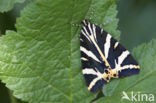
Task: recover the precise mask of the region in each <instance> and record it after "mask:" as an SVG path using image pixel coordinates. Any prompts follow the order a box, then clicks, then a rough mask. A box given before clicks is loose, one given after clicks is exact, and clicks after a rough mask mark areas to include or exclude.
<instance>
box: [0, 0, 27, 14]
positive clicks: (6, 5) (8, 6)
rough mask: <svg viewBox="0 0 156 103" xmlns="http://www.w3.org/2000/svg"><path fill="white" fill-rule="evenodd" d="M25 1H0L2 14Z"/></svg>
mask: <svg viewBox="0 0 156 103" xmlns="http://www.w3.org/2000/svg"><path fill="white" fill-rule="evenodd" d="M24 1H25V0H0V12H7V11H9V10H11V9H12V8H13V6H14V4H16V3H22V2H24Z"/></svg>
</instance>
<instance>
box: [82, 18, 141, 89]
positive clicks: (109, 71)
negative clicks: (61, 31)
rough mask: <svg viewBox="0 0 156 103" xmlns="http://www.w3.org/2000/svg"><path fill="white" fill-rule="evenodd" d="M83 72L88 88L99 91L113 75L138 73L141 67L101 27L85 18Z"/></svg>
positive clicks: (83, 26) (83, 22)
mask: <svg viewBox="0 0 156 103" xmlns="http://www.w3.org/2000/svg"><path fill="white" fill-rule="evenodd" d="M80 51H81V63H82V73H83V75H84V77H85V81H86V84H87V86H88V90H90V91H91V92H96V91H98V90H99V89H100V88H101V87H102V86H103V85H104V84H107V83H108V82H109V81H110V79H111V78H120V77H125V76H130V75H134V74H138V73H139V71H140V67H139V65H138V63H137V62H136V61H135V59H134V58H133V57H132V55H131V54H130V53H129V51H128V50H126V49H125V48H124V47H123V46H122V45H121V44H120V43H119V42H118V41H117V40H115V39H114V38H113V37H112V36H111V35H110V34H109V33H107V32H106V31H105V30H103V29H101V28H100V27H99V26H97V25H95V24H92V23H90V22H88V21H87V20H83V21H82V30H81V34H80Z"/></svg>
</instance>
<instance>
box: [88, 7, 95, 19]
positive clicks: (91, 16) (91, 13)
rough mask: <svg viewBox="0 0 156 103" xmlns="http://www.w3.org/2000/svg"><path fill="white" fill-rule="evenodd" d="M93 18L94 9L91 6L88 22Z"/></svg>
mask: <svg viewBox="0 0 156 103" xmlns="http://www.w3.org/2000/svg"><path fill="white" fill-rule="evenodd" d="M93 16H94V8H93V6H92V5H91V12H90V17H89V20H90V21H91V20H92V18H93Z"/></svg>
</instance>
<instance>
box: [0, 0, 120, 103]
mask: <svg viewBox="0 0 156 103" xmlns="http://www.w3.org/2000/svg"><path fill="white" fill-rule="evenodd" d="M91 5H93V7H94V12H95V13H94V14H95V15H94V17H93V20H92V21H91V22H93V23H98V24H101V23H104V21H105V22H106V21H109V24H107V26H105V27H104V28H105V30H106V31H108V32H109V33H111V34H112V35H113V36H114V37H115V38H116V39H118V40H119V36H120V32H119V31H118V30H116V28H117V22H118V19H116V14H117V11H116V4H115V0H105V1H103V0H98V1H96V0H94V1H92V2H91V1H90V0H85V1H84V0H76V1H73V0H55V1H53V0H39V1H37V2H35V3H30V4H29V5H28V6H27V7H26V8H24V10H23V11H22V13H21V17H20V18H19V19H17V23H16V29H17V32H14V31H7V32H6V35H5V36H2V37H0V48H1V49H0V67H1V68H0V79H1V80H2V81H3V82H4V83H6V86H7V87H8V88H9V89H11V90H13V92H14V96H16V97H17V98H20V99H22V100H23V101H28V102H32V103H39V102H50V103H54V102H55V103H56V102H57V103H80V102H81V103H88V102H90V101H91V100H92V99H94V98H95V96H96V94H93V93H90V92H89V91H88V90H87V87H86V85H85V82H84V78H83V75H82V73H81V65H80V50H79V40H78V35H79V33H80V28H78V27H72V26H71V24H70V22H72V23H80V22H81V21H82V20H83V19H84V18H89V16H90V10H91Z"/></svg>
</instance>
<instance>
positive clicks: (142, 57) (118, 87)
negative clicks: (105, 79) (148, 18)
mask: <svg viewBox="0 0 156 103" xmlns="http://www.w3.org/2000/svg"><path fill="white" fill-rule="evenodd" d="M132 53H133V55H134V57H135V58H136V59H137V61H138V62H139V64H140V66H141V72H140V74H139V75H136V76H131V77H127V78H123V79H118V80H116V81H119V82H117V83H115V84H114V82H113V83H109V84H108V85H109V86H110V87H109V86H107V87H108V88H109V90H110V92H111V93H110V95H109V96H106V97H103V98H101V99H99V100H98V101H97V102H96V103H101V102H102V103H114V102H115V103H121V102H123V103H131V101H128V100H123V101H121V97H122V96H121V95H122V92H123V91H125V92H126V93H128V94H130V92H131V91H134V92H138V91H139V92H141V93H147V94H148V93H152V94H155V93H156V88H155V87H156V82H155V78H156V68H155V67H156V40H152V41H151V42H150V43H148V44H142V45H140V46H138V47H136V48H134V49H133V52H132ZM113 85H114V86H113ZM104 88H105V87H104ZM108 88H107V89H108ZM107 89H106V90H107ZM104 90H105V89H104ZM112 90H113V92H112ZM107 92H108V91H107ZM111 98H113V99H111Z"/></svg>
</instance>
